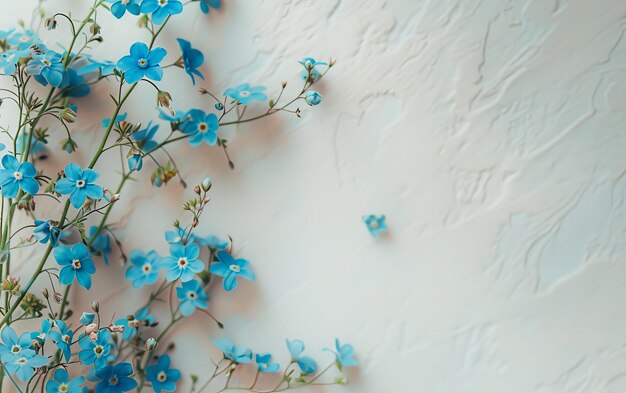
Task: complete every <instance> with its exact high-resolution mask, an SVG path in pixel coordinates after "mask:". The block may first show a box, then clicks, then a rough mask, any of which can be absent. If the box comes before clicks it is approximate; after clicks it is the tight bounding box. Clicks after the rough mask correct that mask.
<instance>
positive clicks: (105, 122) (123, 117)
mask: <svg viewBox="0 0 626 393" xmlns="http://www.w3.org/2000/svg"><path fill="white" fill-rule="evenodd" d="M126 117H128V113H126V112H124V113H122V114H121V115H117V116H115V125H117V124H119V123H120V122H123V121H124V120H126ZM109 124H111V119H109V118H106V119H102V127H104V128H107V127H108V126H109Z"/></svg>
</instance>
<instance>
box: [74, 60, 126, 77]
mask: <svg viewBox="0 0 626 393" xmlns="http://www.w3.org/2000/svg"><path fill="white" fill-rule="evenodd" d="M86 58H87V61H88V62H89V64H87V65H85V66H83V67H81V68H80V69H78V75H85V74H89V73H91V72H96V71H97V72H98V73H100V75H101V76H107V75H112V74H113V73H114V72H115V68H116V67H117V65H116V64H115V62H113V61H110V60H104V61H97V60H94V59H92V58H91V57H89V56H86Z"/></svg>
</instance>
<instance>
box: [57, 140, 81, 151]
mask: <svg viewBox="0 0 626 393" xmlns="http://www.w3.org/2000/svg"><path fill="white" fill-rule="evenodd" d="M61 148H62V149H63V150H65V151H66V152H67V153H74V152H75V151H76V149H77V148H78V145H77V144H76V142H74V140H73V139H69V138H68V139H65V140H63V141H62V142H61Z"/></svg>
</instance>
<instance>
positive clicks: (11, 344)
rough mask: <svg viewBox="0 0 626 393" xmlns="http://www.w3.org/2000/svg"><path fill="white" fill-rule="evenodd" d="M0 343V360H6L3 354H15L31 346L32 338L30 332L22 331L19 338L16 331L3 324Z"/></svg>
mask: <svg viewBox="0 0 626 393" xmlns="http://www.w3.org/2000/svg"><path fill="white" fill-rule="evenodd" d="M0 337H1V338H2V343H1V344H0V360H2V361H3V362H6V360H5V359H6V358H5V355H8V354H13V355H17V354H19V353H20V352H22V350H24V349H28V348H30V346H31V343H32V339H31V338H30V333H22V334H21V335H20V336H19V338H18V337H17V333H15V330H14V329H13V328H12V327H11V326H5V327H4V329H2V332H1V333H0Z"/></svg>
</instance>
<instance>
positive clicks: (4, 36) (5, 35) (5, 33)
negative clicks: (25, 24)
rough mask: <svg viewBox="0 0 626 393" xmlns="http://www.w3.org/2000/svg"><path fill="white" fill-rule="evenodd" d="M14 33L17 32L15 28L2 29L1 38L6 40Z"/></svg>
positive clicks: (0, 31)
mask: <svg viewBox="0 0 626 393" xmlns="http://www.w3.org/2000/svg"><path fill="white" fill-rule="evenodd" d="M13 33H15V28H11V29H8V30H0V40H6V39H7V38H9V37H10V36H11V34H13Z"/></svg>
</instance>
